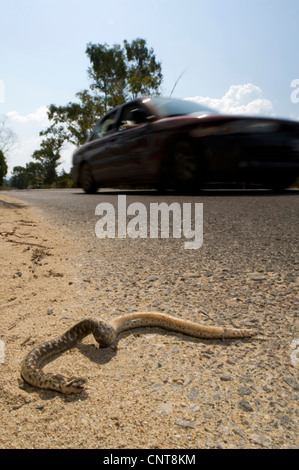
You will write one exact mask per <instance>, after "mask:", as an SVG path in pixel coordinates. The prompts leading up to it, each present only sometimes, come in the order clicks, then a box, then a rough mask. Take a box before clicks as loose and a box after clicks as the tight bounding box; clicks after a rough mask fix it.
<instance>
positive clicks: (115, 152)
mask: <svg viewBox="0 0 299 470" xmlns="http://www.w3.org/2000/svg"><path fill="white" fill-rule="evenodd" d="M147 116H148V112H147V111H146V110H145V109H144V108H142V106H141V105H140V104H139V103H136V102H135V103H133V104H132V103H130V104H129V105H125V106H123V108H122V111H121V113H120V116H119V119H118V122H117V133H115V134H114V135H113V136H111V142H110V144H111V147H110V159H112V160H113V168H114V170H115V175H117V178H118V181H119V182H122V183H128V184H129V183H132V184H134V183H135V184H136V183H142V182H145V181H147V178H148V174H147V171H146V161H147V158H148V157H149V156H150V154H151V151H152V148H153V145H152V142H151V125H150V123H149V121H148V120H147Z"/></svg>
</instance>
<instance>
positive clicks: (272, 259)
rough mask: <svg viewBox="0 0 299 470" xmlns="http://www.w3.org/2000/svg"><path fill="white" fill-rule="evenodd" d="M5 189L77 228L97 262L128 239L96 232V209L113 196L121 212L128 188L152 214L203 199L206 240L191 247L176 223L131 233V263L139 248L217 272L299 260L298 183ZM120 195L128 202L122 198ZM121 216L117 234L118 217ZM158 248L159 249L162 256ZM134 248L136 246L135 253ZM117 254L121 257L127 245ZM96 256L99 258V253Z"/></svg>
mask: <svg viewBox="0 0 299 470" xmlns="http://www.w3.org/2000/svg"><path fill="white" fill-rule="evenodd" d="M0 194H1V193H0ZM3 194H7V195H10V196H11V197H15V198H18V199H21V200H23V201H26V202H27V203H29V204H30V205H32V206H33V207H36V208H37V209H38V210H40V211H42V213H43V215H44V216H45V217H46V218H47V219H48V220H50V221H51V223H53V224H54V225H56V226H59V227H61V228H62V229H64V230H67V232H68V233H72V234H73V236H74V237H75V238H76V239H77V240H80V239H82V241H83V243H84V246H85V247H86V255H87V256H90V258H91V259H92V260H93V262H94V260H95V259H96V258H95V253H98V252H99V251H100V252H101V256H103V254H104V253H103V247H104V246H105V247H107V246H108V245H107V243H109V248H110V247H111V246H112V247H113V246H114V247H115V249H118V248H119V247H120V246H121V245H119V243H120V242H122V243H124V241H123V240H119V239H117V238H116V239H114V240H113V239H109V240H107V239H106V240H103V239H100V238H97V236H96V234H95V226H96V223H97V221H98V220H99V219H100V218H101V217H100V216H97V215H96V213H95V210H96V207H97V205H98V204H102V203H110V204H111V205H112V207H113V208H114V209H115V213H116V214H117V210H118V204H119V198H118V196H120V195H121V196H126V200H125V203H126V207H128V206H129V205H130V204H131V203H139V204H140V203H141V204H143V205H144V206H145V207H146V209H147V213H148V217H149V215H150V204H151V203H159V204H160V203H162V202H164V203H166V204H168V205H170V204H171V203H173V202H176V203H178V204H179V207H180V208H181V210H182V213H183V207H184V206H183V204H186V203H189V207H190V208H191V209H190V210H191V214H192V215H193V216H194V213H195V204H196V203H202V204H203V206H202V207H203V244H202V246H201V247H200V248H198V249H185V242H186V241H188V240H187V238H186V237H184V231H183V230H182V232H181V238H177V239H175V238H172V237H171V235H172V225H170V239H161V236H160V233H159V235H158V239H151V238H147V239H146V240H144V239H140V238H136V239H133V238H129V237H127V238H126V240H125V246H126V251H127V250H128V251H129V254H127V255H126V256H127V260H128V262H130V259H132V263H134V262H136V253H138V254H139V258H140V257H142V256H143V255H144V256H143V257H144V258H145V260H146V262H147V263H150V264H152V265H155V266H156V263H157V262H158V266H159V264H160V263H161V262H162V263H164V262H165V263H166V264H167V263H169V269H175V268H176V267H179V266H180V264H181V261H182V260H183V262H182V264H183V265H184V266H185V269H186V270H187V271H189V270H190V269H191V270H192V267H194V265H196V266H197V267H198V266H199V265H200V267H201V269H207V270H208V271H211V273H212V272H213V269H215V266H216V267H219V266H220V267H221V268H223V269H224V270H226V269H228V270H229V271H237V272H238V271H240V269H241V270H242V269H243V268H245V267H246V269H247V270H248V269H250V270H251V271H254V272H255V271H259V272H262V271H264V270H265V271H266V270H270V271H277V272H279V271H280V270H283V271H294V270H296V268H298V262H299V258H298V233H299V230H298V222H299V205H298V196H299V192H298V191H296V190H289V191H286V192H284V193H281V194H275V193H272V192H269V191H231V190H227V191H221V190H214V191H203V192H202V194H201V195H199V196H196V197H191V196H179V195H176V194H174V193H173V194H171V193H170V194H169V195H159V194H158V193H157V192H155V191H114V190H101V192H98V193H97V194H95V195H86V194H84V193H83V192H82V191H81V190H80V189H75V190H22V191H9V192H3ZM122 199H123V200H122V203H123V204H124V198H122ZM110 207H111V206H110ZM103 214H105V213H103ZM136 214H137V213H136ZM130 219H132V216H129V215H127V218H126V223H128V222H129V220H130ZM115 223H116V237H117V228H118V219H117V218H116V221H115ZM192 227H193V228H194V229H195V228H199V224H198V225H197V226H195V225H194V220H193V222H192ZM137 228H138V227H137ZM148 230H149V229H148ZM148 234H149V232H148ZM194 240H195V238H194ZM122 246H123V245H122ZM161 248H163V249H162V250H161ZM155 251H157V252H159V253H160V256H159V259H158V260H157V258H156V256H155ZM130 253H132V254H134V256H132V258H130ZM163 253H164V256H163ZM149 254H150V256H148V255H149ZM161 255H162V258H161ZM97 256H98V255H97ZM118 256H120V257H121V251H120V252H119V253H118ZM97 259H98V260H99V264H100V258H98V257H97ZM186 259H187V260H188V263H189V265H190V266H189V267H188V263H186ZM156 268H157V266H156ZM164 268H165V266H163V269H164Z"/></svg>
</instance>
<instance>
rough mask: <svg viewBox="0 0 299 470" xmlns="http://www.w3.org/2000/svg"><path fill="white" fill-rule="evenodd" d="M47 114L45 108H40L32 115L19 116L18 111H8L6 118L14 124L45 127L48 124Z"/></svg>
mask: <svg viewBox="0 0 299 470" xmlns="http://www.w3.org/2000/svg"><path fill="white" fill-rule="evenodd" d="M47 112H48V108H47V106H41V107H40V108H38V109H37V110H36V111H34V112H33V113H29V114H20V113H19V112H18V111H9V112H8V113H7V114H6V116H7V117H8V119H10V120H11V121H12V122H14V123H16V124H23V125H24V124H25V125H28V126H32V125H35V124H38V125H47V124H48V123H49V121H48V115H47Z"/></svg>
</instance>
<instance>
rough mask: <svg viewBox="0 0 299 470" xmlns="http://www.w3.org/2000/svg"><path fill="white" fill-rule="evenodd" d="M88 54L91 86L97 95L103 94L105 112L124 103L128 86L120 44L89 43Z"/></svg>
mask: <svg viewBox="0 0 299 470" xmlns="http://www.w3.org/2000/svg"><path fill="white" fill-rule="evenodd" d="M86 54H87V55H88V57H89V60H90V62H91V67H89V68H88V76H89V78H90V79H91V80H92V84H91V86H90V88H91V89H92V90H93V91H95V92H96V94H97V95H99V94H102V95H101V96H102V102H103V107H104V113H107V111H108V110H109V109H110V108H114V107H116V106H118V105H119V104H122V103H123V102H124V101H125V99H126V97H125V88H126V75H127V70H126V63H125V56H124V51H123V49H121V47H120V45H119V44H115V45H114V46H113V47H108V45H107V44H92V43H89V44H87V48H86Z"/></svg>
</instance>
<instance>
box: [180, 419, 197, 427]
mask: <svg viewBox="0 0 299 470" xmlns="http://www.w3.org/2000/svg"><path fill="white" fill-rule="evenodd" d="M175 424H176V425H177V426H182V427H183V428H191V429H195V423H192V421H187V420H183V419H177V420H176V421H175Z"/></svg>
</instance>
